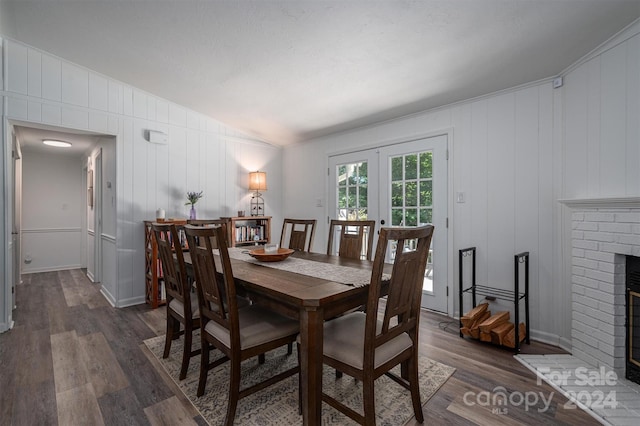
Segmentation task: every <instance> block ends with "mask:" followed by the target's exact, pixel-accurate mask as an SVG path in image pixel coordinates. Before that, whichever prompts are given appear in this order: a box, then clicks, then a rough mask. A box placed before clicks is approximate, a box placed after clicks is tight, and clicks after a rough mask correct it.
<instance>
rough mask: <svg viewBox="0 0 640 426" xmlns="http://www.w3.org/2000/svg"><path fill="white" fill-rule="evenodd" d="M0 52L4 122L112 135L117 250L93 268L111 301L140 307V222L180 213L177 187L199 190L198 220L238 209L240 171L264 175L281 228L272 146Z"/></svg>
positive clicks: (242, 186) (103, 82)
mask: <svg viewBox="0 0 640 426" xmlns="http://www.w3.org/2000/svg"><path fill="white" fill-rule="evenodd" d="M3 53H4V55H3V61H4V69H6V74H5V79H4V84H3V86H2V88H3V91H2V97H3V103H4V104H6V106H7V108H6V110H5V111H4V117H5V118H6V119H8V120H17V121H21V122H27V123H42V124H48V125H54V126H58V127H62V128H70V129H80V130H85V131H90V132H93V133H95V134H98V135H99V134H103V135H113V136H115V140H116V144H115V148H116V149H115V155H116V162H117V167H116V168H117V173H116V177H115V193H116V199H115V204H116V212H117V213H116V217H115V220H116V228H115V235H114V236H115V245H116V247H117V252H116V253H114V254H113V256H111V258H107V259H106V261H105V263H104V265H103V271H104V273H105V275H106V274H107V273H110V274H113V276H114V281H115V282H116V283H115V284H114V287H113V288H105V287H104V286H103V292H104V293H105V294H106V295H107V297H108V298H109V299H110V301H111V302H112V303H113V304H115V305H117V306H126V305H131V304H136V303H142V302H143V301H144V294H145V292H144V231H143V221H144V220H147V219H153V218H155V211H156V209H158V208H159V207H162V208H164V209H165V210H166V212H167V216H168V217H186V216H187V215H188V208H187V207H186V206H185V205H184V203H185V201H186V193H187V191H199V190H202V191H204V198H203V199H202V200H201V201H200V202H199V203H198V204H197V209H198V217H200V218H215V217H219V216H221V215H225V216H230V215H235V212H236V211H237V210H238V209H245V210H248V205H249V199H250V195H249V192H248V190H247V189H246V188H247V184H248V178H247V173H248V172H249V171H253V170H257V169H260V170H264V171H266V172H267V173H268V179H269V188H270V189H269V192H268V195H267V196H266V197H265V198H266V201H267V208H268V209H269V210H267V214H272V215H274V221H280V222H281V220H282V214H281V210H280V200H281V197H282V195H281V194H282V191H281V186H280V185H279V182H280V181H281V177H280V175H281V170H282V160H281V155H282V154H281V152H282V151H281V149H280V148H277V147H273V146H270V145H267V144H265V143H261V142H259V141H254V140H251V139H249V138H247V137H246V136H244V135H243V134H241V133H239V132H237V131H235V130H234V129H232V128H229V127H227V126H224V125H222V124H220V123H218V122H215V121H213V120H211V119H209V118H206V117H204V116H202V115H200V114H197V113H194V112H192V111H189V110H187V109H185V108H183V107H181V106H179V105H176V104H173V103H171V102H168V101H166V100H164V99H160V98H158V97H155V96H152V95H149V94H147V93H145V92H142V91H140V90H138V89H136V88H133V87H131V86H128V85H126V84H123V83H121V82H118V81H115V80H112V79H110V78H108V77H105V76H102V75H100V74H97V73H95V72H92V71H90V70H87V69H85V68H82V67H80V66H77V65H75V64H72V63H70V62H67V61H64V60H62V59H60V58H57V57H55V56H52V55H49V54H47V53H46V52H42V51H39V50H37V49H34V48H31V47H29V46H26V45H24V44H22V43H20V42H17V41H11V40H7V39H4V40H3ZM148 129H153V130H160V131H163V132H165V133H167V134H168V144H167V145H157V144H151V143H149V142H147V141H146V140H145V138H144V133H145V130H148ZM3 139H5V140H4V142H3V147H5V150H6V145H7V141H6V138H5V137H3ZM4 164H5V163H3V170H2V174H4ZM5 218H6V216H3V217H1V218H0V219H2V220H4V219H5ZM3 250H4V247H3ZM0 255H1V256H2V257H3V258H4V252H1V253H0ZM107 257H108V256H107Z"/></svg>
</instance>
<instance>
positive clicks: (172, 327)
mask: <svg viewBox="0 0 640 426" xmlns="http://www.w3.org/2000/svg"><path fill="white" fill-rule="evenodd" d="M175 322H176V319H175V318H173V317H172V316H171V315H169V312H167V333H166V336H165V339H164V352H163V353H162V358H169V351H170V350H171V342H172V341H173V339H174V337H173V331H174V330H175V324H174V323H175Z"/></svg>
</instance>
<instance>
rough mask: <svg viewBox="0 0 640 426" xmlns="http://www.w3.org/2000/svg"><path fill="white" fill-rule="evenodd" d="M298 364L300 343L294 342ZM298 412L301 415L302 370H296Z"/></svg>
mask: <svg viewBox="0 0 640 426" xmlns="http://www.w3.org/2000/svg"><path fill="white" fill-rule="evenodd" d="M296 353H297V354H298V365H300V343H296ZM298 414H300V415H302V371H298Z"/></svg>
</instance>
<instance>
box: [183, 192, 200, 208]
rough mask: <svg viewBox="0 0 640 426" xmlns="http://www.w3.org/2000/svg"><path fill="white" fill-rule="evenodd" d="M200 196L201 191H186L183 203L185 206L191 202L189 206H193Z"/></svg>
mask: <svg viewBox="0 0 640 426" xmlns="http://www.w3.org/2000/svg"><path fill="white" fill-rule="evenodd" d="M200 198H202V191H200V192H187V200H189V201H187V202H186V203H184V205H185V206H188V205H189V204H191V207H193V206H194V205H195V204H196V203H197V202H198V200H199V199H200Z"/></svg>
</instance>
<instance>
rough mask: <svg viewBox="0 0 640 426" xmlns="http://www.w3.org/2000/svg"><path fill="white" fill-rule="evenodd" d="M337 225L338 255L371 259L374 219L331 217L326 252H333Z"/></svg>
mask: <svg viewBox="0 0 640 426" xmlns="http://www.w3.org/2000/svg"><path fill="white" fill-rule="evenodd" d="M338 227H339V228H340V237H339V238H340V241H339V242H338V250H337V254H338V255H339V256H340V257H346V258H350V259H363V258H364V259H367V260H371V255H372V251H373V238H374V232H375V227H376V222H375V221H374V220H336V219H332V220H331V223H330V225H329V242H328V244H327V254H334V253H333V246H334V242H333V240H334V236H335V234H336V228H338ZM365 242H366V245H365Z"/></svg>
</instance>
